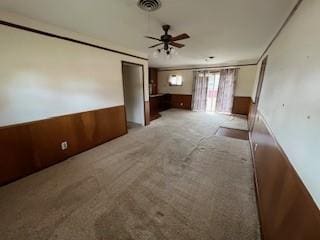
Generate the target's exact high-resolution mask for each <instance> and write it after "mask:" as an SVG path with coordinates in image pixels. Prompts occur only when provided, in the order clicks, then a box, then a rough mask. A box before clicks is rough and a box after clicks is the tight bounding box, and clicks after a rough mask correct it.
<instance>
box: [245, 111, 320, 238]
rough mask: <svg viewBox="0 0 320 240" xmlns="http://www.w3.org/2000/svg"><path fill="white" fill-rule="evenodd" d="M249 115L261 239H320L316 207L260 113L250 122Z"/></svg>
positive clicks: (319, 212) (319, 224) (319, 221)
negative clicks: (252, 123)
mask: <svg viewBox="0 0 320 240" xmlns="http://www.w3.org/2000/svg"><path fill="white" fill-rule="evenodd" d="M252 110H253V111H255V107H254V106H253V107H252ZM253 115H256V119H255V121H254V126H253V129H252V131H251V134H250V142H251V149H252V156H253V160H254V167H255V181H256V190H257V200H258V208H259V214H260V220H261V228H262V235H263V239H264V240H302V239H305V240H307V239H308V240H318V239H320V211H319V209H318V207H317V206H316V204H315V202H314V201H313V199H312V197H311V196H310V194H309V192H308V191H307V189H306V187H305V186H304V184H303V182H302V181H301V179H300V178H299V176H298V174H297V173H296V171H295V169H294V168H293V166H292V165H291V163H290V161H289V160H288V157H287V156H286V154H285V153H284V151H283V150H282V148H281V147H280V145H279V144H278V142H277V140H276V139H275V137H274V135H273V134H272V132H271V130H270V128H269V127H268V125H267V124H266V121H265V120H264V118H263V116H262V115H261V113H259V111H258V112H257V113H256V114H255V113H252V114H251V121H252V118H253V117H254V116H253ZM249 120H250V118H249Z"/></svg>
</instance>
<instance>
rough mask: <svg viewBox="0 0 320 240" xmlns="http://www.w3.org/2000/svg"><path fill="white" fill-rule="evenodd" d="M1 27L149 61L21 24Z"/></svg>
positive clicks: (3, 23)
mask: <svg viewBox="0 0 320 240" xmlns="http://www.w3.org/2000/svg"><path fill="white" fill-rule="evenodd" d="M0 25H3V26H7V27H11V28H16V29H20V30H24V31H27V32H32V33H36V34H40V35H44V36H47V37H52V38H57V39H61V40H65V41H69V42H73V43H77V44H81V45H85V46H89V47H93V48H97V49H101V50H104V51H108V52H113V53H117V54H121V55H125V56H128V57H134V58H138V59H142V60H146V61H148V58H143V57H139V56H136V55H133V54H130V53H126V52H122V51H118V50H114V49H111V48H106V47H102V46H99V45H96V44H93V43H88V42H84V41H81V40H77V39H74V38H70V37H65V36H61V35H57V34H54V33H49V32H45V31H42V30H38V29H35V28H31V27H27V26H23V25H19V24H16V23H11V22H7V21H3V20H0Z"/></svg>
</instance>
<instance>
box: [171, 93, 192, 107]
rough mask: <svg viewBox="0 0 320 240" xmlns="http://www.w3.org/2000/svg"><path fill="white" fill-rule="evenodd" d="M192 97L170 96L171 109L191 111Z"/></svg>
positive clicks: (182, 95) (185, 95)
mask: <svg viewBox="0 0 320 240" xmlns="http://www.w3.org/2000/svg"><path fill="white" fill-rule="evenodd" d="M191 104H192V95H187V94H171V107H172V108H180V109H186V110H191Z"/></svg>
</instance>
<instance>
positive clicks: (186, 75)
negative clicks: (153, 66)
mask: <svg viewBox="0 0 320 240" xmlns="http://www.w3.org/2000/svg"><path fill="white" fill-rule="evenodd" d="M213 70H217V71H218V70H219V69H213ZM256 72H257V66H255V65H253V66H243V67H240V69H239V75H238V81H237V84H236V90H235V95H236V96H242V97H247V96H251V94H252V89H253V85H254V81H255V76H256ZM171 74H177V75H181V76H182V77H183V86H169V83H168V79H169V76H170V75H171ZM192 86H193V71H192V70H178V71H161V70H160V71H159V72H158V88H159V92H160V93H172V94H192Z"/></svg>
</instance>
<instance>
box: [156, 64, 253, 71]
mask: <svg viewBox="0 0 320 240" xmlns="http://www.w3.org/2000/svg"><path fill="white" fill-rule="evenodd" d="M256 65H257V63H249V64H236V65H223V66H216V67H215V66H212V67H181V68H165V69H158V71H159V72H170V71H182V70H210V69H212V70H220V69H225V68H238V67H247V66H256Z"/></svg>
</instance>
